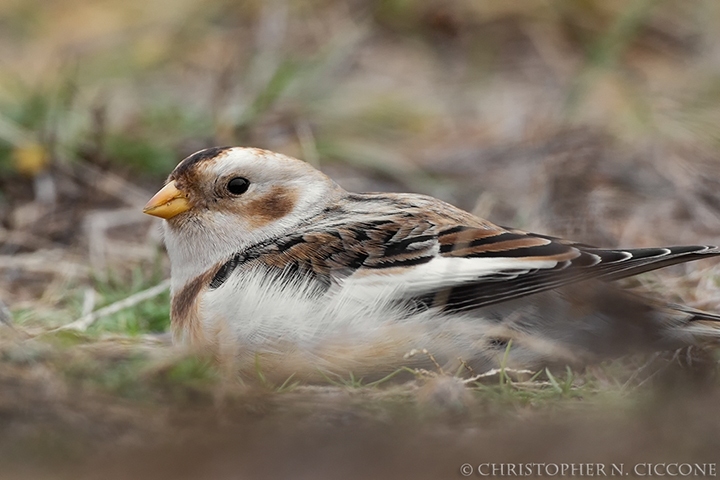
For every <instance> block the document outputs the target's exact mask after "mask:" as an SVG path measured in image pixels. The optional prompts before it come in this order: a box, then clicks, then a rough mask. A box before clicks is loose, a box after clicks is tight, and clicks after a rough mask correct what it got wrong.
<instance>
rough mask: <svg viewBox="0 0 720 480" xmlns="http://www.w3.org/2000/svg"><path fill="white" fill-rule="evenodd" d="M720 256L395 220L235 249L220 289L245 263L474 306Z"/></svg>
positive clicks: (446, 304)
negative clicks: (610, 246) (608, 247)
mask: <svg viewBox="0 0 720 480" xmlns="http://www.w3.org/2000/svg"><path fill="white" fill-rule="evenodd" d="M713 255H720V250H719V249H717V248H716V247H710V246H702V245H701V246H682V247H667V248H641V249H631V250H604V249H599V248H595V247H590V246H587V245H584V244H579V243H575V242H570V241H566V240H563V239H558V238H554V237H548V236H544V235H536V234H532V233H527V232H523V231H520V230H508V229H505V228H502V227H499V226H495V225H492V224H485V223H484V224H483V225H482V226H465V225H442V226H438V225H437V224H435V223H433V222H432V221H429V220H428V219H423V218H417V219H413V221H409V219H408V218H407V217H404V218H403V221H396V220H392V219H388V218H384V219H380V220H374V221H366V222H357V223H345V224H342V225H337V226H335V227H333V228H326V229H323V230H316V231H306V232H299V233H298V234H297V235H291V236H287V237H284V238H282V239H279V240H277V239H276V240H274V241H272V242H268V243H266V244H262V245H258V246H256V247H253V248H251V249H248V250H246V251H244V252H243V253H241V254H237V255H235V257H233V258H232V259H231V260H229V261H228V262H227V263H225V264H224V265H223V266H222V267H221V268H219V269H218V271H217V273H216V275H215V276H214V278H213V281H212V283H211V285H210V286H211V288H216V287H218V286H219V285H221V284H222V283H223V282H224V280H225V279H226V278H227V277H228V276H229V275H230V274H231V273H232V272H233V271H234V270H235V269H236V268H237V267H238V266H241V265H258V264H260V265H264V266H266V267H269V268H273V269H277V270H282V271H286V272H293V273H301V274H304V275H307V276H309V277H312V278H313V279H314V280H316V281H318V283H319V284H321V285H324V286H325V287H326V288H330V287H331V286H332V285H333V284H335V285H340V286H341V287H345V286H347V287H351V288H366V287H370V292H372V291H373V290H374V291H377V292H379V291H387V289H393V290H394V291H395V292H396V293H397V295H398V296H400V297H402V298H403V299H406V300H408V301H413V302H415V303H417V302H420V303H421V304H425V305H432V306H441V307H443V308H445V309H447V310H455V311H456V310H465V309H473V308H478V307H482V306H485V305H490V304H493V303H498V302H503V301H506V300H509V299H512V298H517V297H522V296H526V295H530V294H533V293H537V292H541V291H545V290H550V289H554V288H557V287H560V286H563V285H567V284H570V283H573V282H577V281H580V280H585V279H589V278H600V279H604V280H615V279H618V278H623V277H626V276H630V275H635V274H638V273H642V272H646V271H649V270H653V269H655V268H660V267H664V266H667V265H672V264H675V263H681V262H686V261H691V260H696V259H698V258H706V257H709V256H713Z"/></svg>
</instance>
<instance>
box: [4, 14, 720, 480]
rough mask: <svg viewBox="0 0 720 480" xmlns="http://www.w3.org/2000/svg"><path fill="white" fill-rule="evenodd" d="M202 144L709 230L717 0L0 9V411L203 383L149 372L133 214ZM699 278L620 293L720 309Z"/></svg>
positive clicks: (672, 233)
mask: <svg viewBox="0 0 720 480" xmlns="http://www.w3.org/2000/svg"><path fill="white" fill-rule="evenodd" d="M213 145H244V146H255V147H261V148H266V149H270V150H274V151H278V152H281V153H284V154H288V155H292V156H297V157H299V158H302V159H304V160H306V161H308V162H310V163H312V164H313V165H315V166H317V167H319V168H321V169H322V170H323V171H325V172H326V173H327V174H329V175H330V176H331V177H333V178H334V179H335V180H337V181H338V182H339V183H340V184H341V185H343V186H344V187H346V188H347V189H349V190H354V191H412V192H421V193H426V194H430V195H433V196H436V197H439V198H441V199H443V200H446V201H449V202H451V203H454V204H456V205H458V206H460V207H462V208H465V209H468V210H470V211H473V212H474V213H476V214H478V215H480V216H483V217H486V218H488V219H490V220H491V221H493V222H495V223H499V224H501V225H508V226H514V227H519V228H523V229H529V230H533V231H537V232H541V233H547V234H553V235H558V236H566V237H569V238H572V239H574V240H579V241H583V242H586V243H591V244H598V245H601V246H608V247H612V246H638V247H640V246H654V245H670V244H683V243H685V244H696V243H711V244H712V243H718V242H720V150H719V149H718V146H719V145H720V3H718V2H715V1H713V0H686V1H660V0H632V1H626V0H515V1H513V0H506V1H502V2H500V1H479V0H451V1H439V0H438V1H435V0H346V1H329V0H307V1H303V0H267V1H260V0H254V1H253V0H247V1H230V0H194V1H190V0H176V1H173V2H163V1H147V0H125V1H123V2H117V1H109V0H108V1H105V0H92V1H88V0H55V1H48V0H45V1H43V0H2V1H0V301H1V302H2V304H0V306H2V308H0V316H1V317H2V318H3V319H4V320H5V321H6V322H7V323H9V322H10V320H9V319H10V317H12V324H13V325H14V327H12V328H10V327H7V328H6V329H5V330H0V344H1V345H0V350H1V351H2V352H4V353H3V357H2V358H3V359H4V363H3V364H2V365H3V366H0V371H2V372H0V379H4V380H0V396H2V395H6V393H5V392H7V391H10V387H6V385H15V387H13V389H12V391H14V392H22V393H17V395H16V397H17V398H15V397H13V398H15V399H14V400H8V398H9V397H7V395H6V397H5V403H4V404H3V403H0V414H1V413H2V412H3V411H4V412H5V413H6V415H5V416H4V417H3V415H0V421H3V418H7V419H11V420H12V422H11V423H13V422H14V423H13V425H15V427H16V428H19V429H20V430H22V429H27V428H30V427H28V425H31V426H34V427H37V425H36V424H35V423H33V420H32V419H33V418H34V416H35V414H36V411H35V410H28V406H27V405H28V398H35V399H36V400H37V401H38V402H39V404H41V405H43V407H42V408H47V409H48V412H50V413H47V415H49V417H50V418H53V419H57V418H61V419H62V420H57V421H58V422H60V423H58V425H62V426H63V427H62V428H65V427H67V425H68V424H67V423H63V422H66V421H69V420H67V419H66V418H65V417H64V416H63V415H65V413H62V412H64V410H62V409H63V408H66V407H67V405H69V404H72V403H73V402H72V401H70V400H69V399H75V397H73V396H72V395H74V394H72V393H68V392H83V395H89V394H88V393H87V392H88V391H91V392H95V393H94V394H98V395H101V396H102V395H108V394H109V395H111V396H119V397H122V398H127V397H128V396H129V397H132V398H135V397H136V396H137V397H141V398H147V397H146V396H147V395H149V396H150V398H155V399H157V398H156V397H155V395H159V394H158V393H157V392H156V391H155V390H152V392H154V393H152V394H149V393H148V391H149V390H148V389H149V388H150V387H147V385H146V384H143V385H138V383H137V378H141V379H144V380H147V378H152V379H153V382H155V381H158V380H157V379H158V378H162V382H161V383H162V385H163V389H167V388H170V387H167V384H166V383H165V382H170V383H172V382H174V381H176V380H177V379H178V378H180V379H182V381H183V382H185V381H186V380H188V379H190V380H188V381H191V382H195V383H192V388H191V389H195V388H196V387H197V382H201V383H202V382H205V381H208V378H210V377H212V378H214V377H213V374H209V373H208V371H209V369H211V367H209V366H207V365H206V364H204V363H202V362H201V363H197V362H193V361H189V363H187V362H186V361H185V360H183V362H186V363H181V364H180V366H179V367H178V366H177V365H174V364H173V366H172V368H171V367H169V366H168V364H167V362H168V360H167V359H164V360H162V361H159V362H160V363H161V364H162V365H163V366H162V368H161V367H159V366H158V363H157V362H156V363H153V364H152V365H153V366H152V368H150V369H149V370H148V368H149V367H147V362H146V361H145V360H147V358H148V357H147V356H148V355H150V356H152V355H154V354H152V353H148V352H151V351H153V348H155V345H156V343H157V342H161V341H162V335H161V334H162V333H163V332H165V331H166V330H167V327H168V301H169V300H168V296H167V293H166V292H165V286H164V284H163V283H162V282H163V280H164V279H165V278H167V276H168V273H169V269H168V265H167V261H166V258H165V256H164V253H163V251H162V246H161V241H160V238H159V234H158V223H157V220H154V219H151V218H149V217H145V216H143V215H142V214H141V213H140V210H141V208H142V206H143V205H144V204H145V202H146V201H147V200H148V199H149V197H150V196H151V195H152V194H153V193H154V192H155V191H156V190H157V189H158V187H159V186H161V185H162V182H163V180H164V178H165V177H166V176H167V175H168V173H169V172H170V171H171V170H172V169H173V167H174V166H175V165H176V164H177V162H179V161H180V160H181V159H182V158H184V157H185V156H187V155H189V154H191V153H193V152H195V151H197V150H199V149H202V148H205V147H209V146H213ZM718 278H720V266H719V265H718V263H717V262H713V261H703V262H699V263H696V264H691V265H685V266H679V267H676V268H674V269H670V271H669V272H663V273H659V274H649V275H645V276H643V277H641V278H640V279H639V280H634V282H635V284H641V285H642V287H643V288H644V289H645V290H652V291H657V292H658V293H660V294H662V296H663V297H664V298H667V299H669V300H674V301H679V302H683V303H686V304H690V305H693V306H696V307H699V308H704V309H709V310H715V311H718V310H720V295H718V293H717V292H718ZM137 295H140V296H139V297H138V296H137ZM143 295H145V296H143ZM128 298H131V299H134V300H133V301H134V302H135V303H133V302H130V304H129V305H124V306H122V308H119V309H117V310H112V309H111V310H110V311H105V312H104V313H102V314H100V315H96V316H93V313H92V312H97V310H98V309H102V308H104V307H107V306H113V305H114V306H117V305H118V302H121V301H123V300H126V299H128ZM3 305H4V306H3ZM3 312H4V313H3ZM77 319H84V320H83V322H81V325H80V327H79V328H77V329H76V330H77V331H73V332H74V333H72V335H71V334H70V333H68V331H64V333H63V334H62V335H60V334H54V333H53V334H52V335H49V336H48V335H46V334H48V332H49V331H50V329H52V328H55V327H58V326H61V325H65V324H68V323H69V322H72V321H75V320H77ZM157 334H160V335H157ZM3 335H4V336H5V340H2V336H3ZM38 335H40V336H41V337H42V336H43V335H46V337H47V338H50V340H47V341H46V340H33V341H32V342H30V341H29V340H27V339H26V337H35V338H38V337H36V336H38ZM18 338H20V339H21V341H20V340H18ZM43 338H45V337H43ZM8 339H9V340H8ZM158 339H160V340H158ZM18 342H20V343H18ZM127 345H132V348H133V349H131V350H130V351H129V352H130V353H128V350H124V348H125V347H126V346H127ZM68 346H71V347H72V348H65V347H68ZM137 349H140V350H137ZM138 351H140V353H138ZM108 352H109V353H108ZM103 355H105V356H103ZM113 355H114V356H113ZM108 356H109V357H108ZM153 358H155V357H153ZM162 362H166V363H162ZM38 369H39V370H38ZM138 372H140V373H138ZM148 372H151V373H148ZM168 372H169V373H168ZM143 375H144V376H143ZM168 379H170V380H168ZM144 380H143V381H144ZM3 382H4V383H3ZM28 382H29V383H28ZM146 383H147V382H146ZM151 383H152V382H151ZM17 385H24V387H23V388H24V389H23V388H19V387H17ZM68 385H71V386H70V387H69V386H68ZM153 385H155V384H153ZM51 387H52V388H51ZM153 388H155V387H153ZM174 388H175V387H172V388H170V390H169V391H171V392H175V390H174ZM48 389H50V390H48ZM78 389H79V390H78ZM162 391H163V392H165V393H167V390H162ZM192 391H193V392H194V391H195V390H192ZM37 392H43V393H42V395H44V396H41V397H42V398H40V399H39V400H38V398H39V397H37V395H39V394H38V393H37ZM97 392H101V393H97ZM108 392H109V393H108ZM183 392H185V391H184V390H183ZM165 393H164V394H165ZM186 393H187V392H185V393H184V394H183V395H185V394H186ZM94 394H93V395H94ZM68 395H70V397H68ZM172 395H175V393H172ZM211 396H212V395H211ZM58 398H62V399H64V400H63V401H59V400H58ZM93 398H94V397H93ZM103 398H105V397H103ZM113 398H114V397H113ZM163 398H164V397H163ZM173 398H175V397H173ZM183 398H185V397H184V396H183ZM203 398H205V397H203ZM213 398H214V397H213ZM43 399H44V400H43ZM63 402H66V403H63ZM96 403H97V404H98V405H102V404H103V401H100V400H97V402H96ZM211 403H212V402H211ZM30 404H32V402H30ZM49 404H52V405H55V406H57V405H65V406H64V407H62V408H61V407H57V409H55V410H53V408H55V407H48V406H47V405H49ZM3 405H4V407H3ZM3 408H5V410H3ZM97 408H100V407H97ZM113 408H114V407H113ZM59 412H60V413H59ZM99 412H106V410H103V409H102V408H100V410H99ZM104 415H106V413H98V416H99V417H104ZM130 416H132V415H130ZM123 418H124V417H123ZM18 419H20V420H18ZM123 421H124V420H123ZM123 421H120V420H118V422H120V423H122V422H123ZM18 422H19V423H18ZM70 423H71V424H72V422H70ZM139 423H142V422H139ZM81 424H82V425H85V424H83V423H82V422H81ZM17 425H20V427H18V426H17ZM72 425H75V424H72ZM123 425H125V424H123ZM133 425H134V424H133ZM34 427H33V428H34ZM68 428H69V427H68ZM78 428H79V427H78ZM82 428H85V427H82ZM82 428H80V430H82ZM128 428H129V427H128ZM130 430H131V431H132V429H130ZM8 431H11V430H8ZM12 431H13V432H16V430H12ZM23 431H24V430H23ZM31 431H34V430H32V428H31ZM53 431H54V430H53ZM74 431H77V428H76V429H75V430H74ZM82 431H83V432H85V431H84V430H82ZM85 433H87V432H85ZM90 433H92V435H90V437H92V438H95V437H93V435H95V434H96V433H97V432H94V431H91V432H90ZM83 435H84V434H83ZM97 435H99V438H103V439H106V438H107V437H105V436H103V435H102V434H100V433H97ZM31 437H32V435H31ZM41 437H42V439H43V440H42V441H41V443H42V442H45V441H46V440H45V437H44V436H41ZM61 437H62V436H61ZM23 438H24V437H23ZM32 438H35V437H32ZM53 438H54V437H53ZM83 438H84V437H83ZM33 441H34V440H32V441H30V444H31V445H33V448H35V447H34V446H35V443H33ZM58 441H59V443H61V444H62V445H63V448H65V447H66V446H67V445H66V443H67V442H65V441H64V440H58ZM3 442H5V443H3ZM16 442H17V436H16V435H15V434H13V435H6V436H5V437H4V438H3V437H2V435H0V447H2V446H3V445H4V446H5V447H7V446H8V445H10V444H14V443H16ZM50 444H51V445H55V443H53V442H52V441H51V442H50ZM23 445H24V444H23ZM53 448H54V447H53ZM16 450H17V449H16ZM16 450H11V451H16ZM33 451H35V450H33ZM471 460H472V459H471ZM453 468H455V466H454V464H453ZM443 471H444V470H443ZM452 472H453V473H454V472H455V470H452Z"/></svg>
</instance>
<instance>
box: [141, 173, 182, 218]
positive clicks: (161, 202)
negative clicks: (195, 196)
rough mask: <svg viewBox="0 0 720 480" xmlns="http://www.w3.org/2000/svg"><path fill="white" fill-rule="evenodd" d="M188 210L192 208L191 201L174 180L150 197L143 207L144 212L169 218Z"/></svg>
mask: <svg viewBox="0 0 720 480" xmlns="http://www.w3.org/2000/svg"><path fill="white" fill-rule="evenodd" d="M188 210H190V202H189V201H188V198H187V196H186V195H185V194H184V193H183V192H181V191H180V190H178V188H177V186H176V185H175V182H174V181H173V182H170V183H168V184H167V185H165V186H164V187H163V188H161V189H160V191H159V192H157V193H156V194H155V195H154V196H153V197H152V198H151V199H150V201H149V202H148V203H147V205H145V208H143V213H147V214H148V215H154V216H156V217H160V218H164V219H165V220H169V219H171V218H173V217H174V216H175V215H179V214H181V213H183V212H186V211H188Z"/></svg>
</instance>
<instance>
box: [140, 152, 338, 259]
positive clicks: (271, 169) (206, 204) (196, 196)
mask: <svg viewBox="0 0 720 480" xmlns="http://www.w3.org/2000/svg"><path fill="white" fill-rule="evenodd" d="M342 195H343V190H342V189H341V188H340V187H339V186H338V185H337V184H335V183H334V182H333V181H332V180H330V179H329V178H328V177H327V176H325V175H324V174H322V173H321V172H319V171H318V170H316V169H315V168H313V167H312V166H310V165H309V164H307V163H305V162H303V161H301V160H297V159H295V158H291V157H287V156H285V155H281V154H278V153H273V152H269V151H266V150H261V149H257V148H242V147H224V148H219V147H215V148H208V149H206V150H201V151H199V152H197V153H195V154H193V155H190V156H189V157H187V158H186V159H184V160H183V161H181V162H180V163H179V164H178V166H177V167H175V170H173V172H172V173H171V174H170V176H169V177H168V180H167V182H166V184H165V186H164V187H163V188H162V189H161V190H160V191H159V192H158V193H157V194H155V196H154V197H152V198H151V199H150V201H149V202H148V203H147V205H145V208H144V210H143V212H145V213H147V214H149V215H154V216H156V217H160V218H163V219H165V222H163V223H164V230H165V242H166V244H167V248H168V253H169V254H170V257H171V261H172V262H173V269H175V267H176V265H175V263H176V262H175V260H176V259H177V260H178V261H180V262H191V263H202V264H206V265H204V266H206V267H209V266H211V265H207V263H214V262H217V261H220V260H222V259H224V258H227V257H228V256H230V255H232V254H233V253H236V252H238V251H241V250H243V249H244V248H246V247H248V246H250V245H253V244H255V243H258V242H261V241H264V240H267V239H271V238H274V237H276V236H280V235H283V234H287V233H289V232H290V231H291V229H292V228H293V227H294V226H296V225H297V224H298V223H300V222H301V221H302V220H304V219H306V218H309V217H310V216H312V215H313V214H315V213H318V212H320V211H321V210H322V209H323V208H325V207H326V206H327V205H330V204H331V203H332V202H334V201H336V200H337V199H338V198H339V197H341V196H342ZM173 257H175V258H173Z"/></svg>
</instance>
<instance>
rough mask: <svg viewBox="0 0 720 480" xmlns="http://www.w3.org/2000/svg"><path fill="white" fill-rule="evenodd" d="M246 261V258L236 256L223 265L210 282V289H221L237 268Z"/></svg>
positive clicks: (239, 255)
mask: <svg viewBox="0 0 720 480" xmlns="http://www.w3.org/2000/svg"><path fill="white" fill-rule="evenodd" d="M242 261H244V258H243V256H242V255H241V254H239V253H238V254H236V255H234V256H233V257H232V258H231V259H230V260H228V261H227V262H225V263H223V264H222V266H221V267H220V268H219V269H218V271H217V272H216V273H215V275H213V278H212V280H210V288H211V289H215V288H219V287H220V286H221V285H222V284H223V283H225V281H226V280H227V279H228V278H229V277H230V274H231V273H232V272H233V271H234V270H235V269H236V268H237V266H238V265H239V264H240V263H241V262H242Z"/></svg>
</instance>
